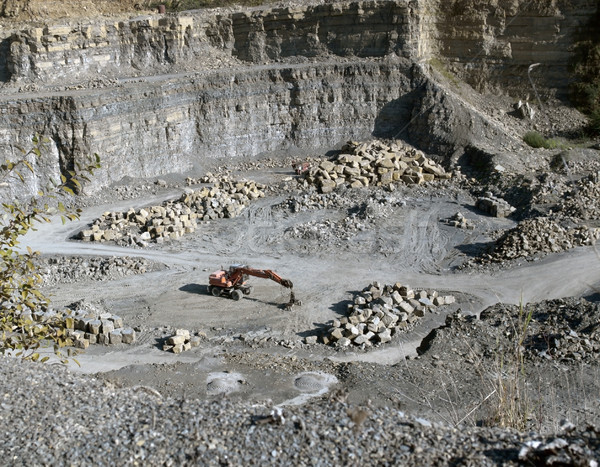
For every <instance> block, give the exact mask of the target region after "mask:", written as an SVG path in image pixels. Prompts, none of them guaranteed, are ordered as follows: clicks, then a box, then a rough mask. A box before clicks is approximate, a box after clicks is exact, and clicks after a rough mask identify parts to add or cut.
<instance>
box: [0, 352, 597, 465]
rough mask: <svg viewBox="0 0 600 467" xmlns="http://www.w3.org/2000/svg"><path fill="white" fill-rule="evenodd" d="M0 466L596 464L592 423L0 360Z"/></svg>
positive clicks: (595, 445)
mask: <svg viewBox="0 0 600 467" xmlns="http://www.w3.org/2000/svg"><path fill="white" fill-rule="evenodd" d="M0 372H1V375H2V380H1V381H2V382H1V383H0V385H1V388H2V394H3V395H2V402H1V403H0V426H1V427H2V431H3V433H4V436H3V437H2V438H1V439H0V455H1V456H2V460H3V463H6V464H7V465H41V464H44V465H57V464H58V465H64V464H69V465H73V466H78V465H89V464H94V465H167V466H171V465H189V464H195V465H198V464H200V465H253V464H257V463H260V464H266V463H269V464H271V465H289V464H291V463H293V464H294V465H315V466H320V465H331V464H339V465H342V464H343V465H358V464H365V463H366V464H369V465H390V464H393V465H434V464H438V465H450V464H456V465H518V464H523V463H525V464H535V465H545V464H546V465H549V464H548V463H550V464H552V463H553V462H554V463H556V462H557V461H560V463H561V465H590V466H591V465H597V464H596V463H595V462H596V461H595V459H597V458H598V457H599V456H600V436H599V435H600V431H598V430H597V429H595V428H593V427H582V428H576V427H574V426H572V425H571V424H569V423H565V424H563V427H562V428H563V431H562V432H561V433H560V434H559V435H557V436H539V435H536V434H535V433H529V434H520V433H517V432H514V431H510V430H500V429H488V428H477V427H474V428H461V429H456V428H448V427H445V426H442V425H438V424H433V423H431V422H429V421H427V420H424V419H419V418H412V417H407V416H405V415H404V414H403V413H402V412H400V411H398V410H396V409H393V408H377V409H374V408H370V407H368V406H363V407H358V406H350V405H349V404H347V403H346V402H344V397H343V394H337V395H335V396H332V397H331V398H330V399H328V400H324V399H322V400H319V401H317V402H314V403H309V404H307V405H304V406H302V407H291V408H288V407H286V408H284V409H281V408H277V407H270V406H269V405H268V404H265V405H252V406H250V405H247V404H244V403H233V402H230V401H228V400H227V399H224V398H220V399H218V400H212V401H198V400H184V399H181V400H179V399H171V398H162V397H160V396H159V395H158V393H157V392H156V391H155V390H153V389H152V388H148V387H143V386H138V387H133V388H127V389H121V388H117V387H114V386H113V385H112V384H110V383H104V382H102V381H100V380H97V379H94V378H88V377H83V376H79V375H75V374H72V373H70V372H69V371H68V370H66V369H65V368H63V367H58V366H50V365H47V366H40V365H36V364H33V363H27V362H25V363H23V362H20V361H18V360H14V359H10V358H2V359H0Z"/></svg>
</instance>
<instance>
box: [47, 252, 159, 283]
mask: <svg viewBox="0 0 600 467" xmlns="http://www.w3.org/2000/svg"><path fill="white" fill-rule="evenodd" d="M151 269H152V263H150V262H149V261H148V260H147V259H145V258H135V257H130V256H123V257H115V256H113V257H112V258H106V257H101V256H98V257H83V256H66V257H65V256H59V257H51V258H41V259H39V268H38V271H39V272H40V276H41V277H42V280H43V283H44V285H53V284H57V283H71V282H77V281H81V280H86V279H89V280H94V281H105V280H112V279H114V278H117V277H125V276H130V275H133V274H144V273H146V272H147V271H149V270H151Z"/></svg>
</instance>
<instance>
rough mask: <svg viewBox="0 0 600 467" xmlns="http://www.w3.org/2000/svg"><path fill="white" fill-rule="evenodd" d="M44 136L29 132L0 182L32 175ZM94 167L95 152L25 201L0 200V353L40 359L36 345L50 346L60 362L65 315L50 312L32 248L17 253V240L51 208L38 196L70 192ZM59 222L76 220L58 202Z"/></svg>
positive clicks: (67, 342) (66, 341) (1, 170)
mask: <svg viewBox="0 0 600 467" xmlns="http://www.w3.org/2000/svg"><path fill="white" fill-rule="evenodd" d="M47 142H48V140H45V139H42V138H40V137H39V136H35V137H34V138H33V139H32V143H33V144H32V148H31V149H29V150H28V151H27V150H24V149H20V150H21V152H22V155H21V158H20V159H18V160H16V161H11V160H6V161H5V162H4V163H3V164H2V165H1V166H0V183H3V184H9V183H22V184H24V183H25V176H24V174H25V175H27V172H30V173H31V174H33V173H34V168H33V164H32V163H31V162H30V161H31V160H34V159H35V158H38V159H39V158H41V157H42V151H43V150H44V148H45V144H46V143H47ZM99 167H100V158H99V157H98V155H97V154H94V156H93V157H92V158H91V160H90V161H88V162H87V163H86V165H85V166H77V167H76V171H72V172H68V174H67V175H61V180H60V182H58V181H57V182H52V183H51V184H50V185H49V186H48V187H47V188H46V189H44V190H40V191H39V192H38V194H37V196H34V197H32V198H31V199H29V200H28V201H26V202H23V203H20V202H19V201H17V200H13V201H12V202H5V203H2V206H1V208H0V216H1V217H0V353H1V354H6V353H9V354H11V355H15V356H20V357H22V358H24V359H29V360H33V361H37V360H40V361H46V360H48V357H43V358H41V359H40V354H39V353H38V349H40V347H42V346H46V345H51V346H53V347H54V352H55V354H57V356H59V358H61V361H63V362H66V360H65V358H64V354H63V352H62V350H63V349H64V348H66V347H69V346H71V345H73V342H72V340H71V338H70V337H69V336H68V333H67V319H66V318H67V317H66V315H64V314H63V313H60V312H54V311H51V310H50V308H49V300H48V298H47V297H46V296H44V294H43V293H42V292H41V291H40V286H41V277H40V275H39V274H38V272H37V269H36V265H35V262H34V259H35V256H36V255H37V252H34V251H32V250H31V249H30V248H29V247H28V248H27V252H26V253H25V252H20V251H19V250H18V249H17V247H18V245H19V240H20V239H21V237H23V236H24V235H25V234H26V233H27V232H29V231H30V230H34V229H35V223H36V222H50V218H49V215H50V212H51V209H50V207H49V206H48V204H42V199H52V198H57V196H58V195H59V194H60V193H68V194H70V195H73V194H74V192H75V191H78V190H79V189H80V188H81V182H82V181H89V179H88V175H92V174H93V171H94V169H96V168H99ZM57 209H58V211H59V212H60V213H61V218H62V221H63V223H64V222H66V221H67V220H74V219H78V218H79V210H69V209H67V208H65V206H64V205H63V203H62V202H60V201H59V202H58V203H57Z"/></svg>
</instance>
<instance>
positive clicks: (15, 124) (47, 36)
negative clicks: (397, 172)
mask: <svg viewBox="0 0 600 467" xmlns="http://www.w3.org/2000/svg"><path fill="white" fill-rule="evenodd" d="M597 7H598V5H597V1H592V0H543V1H542V0H491V1H483V0H368V1H351V2H335V3H326V4H321V2H316V3H314V4H307V5H306V6H302V7H296V8H266V9H260V8H258V9H251V10H247V11H244V12H240V11H238V12H236V11H233V10H209V11H193V12H186V13H182V14H180V15H162V16H161V15H156V16H143V17H138V18H131V19H128V20H122V21H114V20H103V21H97V22H78V23H69V24H67V23H62V24H52V25H44V26H39V27H31V28H27V29H24V30H20V31H17V32H14V33H11V34H9V35H5V36H4V37H0V39H1V40H0V52H3V53H2V57H4V60H2V59H0V79H3V80H4V81H5V82H6V84H5V89H4V91H5V92H4V93H3V94H2V95H1V96H0V151H3V152H4V153H11V151H14V146H13V145H15V144H21V145H26V142H27V141H28V140H29V139H30V137H31V135H32V134H33V133H34V132H39V133H42V134H45V135H46V136H48V137H50V138H51V148H50V149H49V153H48V155H47V156H46V158H45V159H44V160H43V161H41V162H40V167H39V173H38V176H39V178H38V179H36V180H30V189H31V190H32V191H33V190H34V189H35V188H36V184H37V183H41V182H43V180H44V179H46V178H47V177H49V176H57V175H58V174H59V173H60V172H61V171H64V170H68V169H69V168H71V167H72V166H73V165H74V162H75V161H76V160H79V159H81V158H82V157H83V156H84V155H85V154H89V153H92V152H98V153H99V154H101V156H102V159H103V161H104V168H103V169H102V171H100V173H99V175H98V176H97V177H95V179H94V185H93V186H90V187H88V189H89V190H92V189H93V188H97V187H99V186H102V185H105V184H108V183H111V182H113V181H116V180H119V179H120V178H122V177H123V176H126V175H130V176H145V177H153V176H157V175H160V174H164V173H166V172H181V171H184V170H186V169H189V168H191V167H193V166H201V165H202V164H203V163H204V162H205V161H206V160H207V158H212V157H236V156H242V155H245V156H255V155H258V154H261V153H263V152H267V151H277V150H282V149H290V148H300V149H313V150H315V151H316V150H319V151H320V150H322V149H324V148H331V147H332V146H334V145H336V144H338V143H340V142H343V141H345V140H347V139H348V138H362V137H368V136H370V135H376V136H387V137H394V136H399V137H402V138H404V139H407V140H409V141H411V142H413V143H415V144H417V145H419V146H420V147H421V148H422V149H425V150H429V151H433V152H437V153H439V154H442V155H449V154H452V153H453V152H455V151H456V150H457V148H460V147H462V146H464V145H466V144H468V143H469V141H470V140H473V139H477V138H484V139H485V138H488V137H489V138H490V139H491V138H495V139H496V140H497V138H498V131H497V129H496V128H494V124H493V123H491V122H489V121H487V120H486V118H485V116H483V115H478V114H475V113H473V112H472V111H471V110H468V109H467V108H466V107H465V105H464V104H462V103H461V101H460V99H458V98H457V97H456V96H452V95H449V94H447V93H446V92H444V90H442V89H440V88H439V86H437V85H436V83H435V82H433V81H432V80H431V78H429V75H428V73H427V72H426V70H427V63H428V61H429V60H430V59H431V58H432V57H436V58H438V59H440V60H441V61H442V62H443V63H445V66H446V68H447V69H448V70H450V71H451V72H452V73H454V74H455V75H457V76H459V77H460V78H462V79H464V80H465V81H467V82H469V83H470V84H472V85H473V86H475V87H477V88H480V89H484V90H493V91H494V92H503V93H511V94H514V95H515V96H519V97H522V96H524V95H526V94H527V93H528V92H529V91H530V85H529V83H528V81H527V69H528V67H529V65H531V64H532V63H536V62H539V63H541V65H540V66H539V67H538V68H536V71H535V73H536V74H535V75H534V76H533V78H534V79H535V80H536V81H535V82H536V86H538V88H539V89H540V91H542V92H546V93H558V94H559V95H560V94H564V91H565V89H566V86H567V84H568V80H569V79H568V73H567V62H568V59H569V48H570V45H571V44H572V43H573V40H574V37H575V35H576V33H577V31H578V30H579V29H580V28H582V27H587V26H586V25H587V21H588V18H589V17H591V15H592V14H593V13H594V12H595V10H596V8H597ZM99 78H102V80H104V81H106V78H118V79H119V80H120V81H118V82H117V81H110V82H109V86H108V87H107V86H106V82H104V83H101V86H103V87H100V88H96V87H95V86H94V82H95V81H97V80H98V79H99ZM81 83H83V84H84V86H80V85H81ZM111 83H112V84H111ZM90 84H91V85H90ZM17 86H23V87H24V88H23V89H32V86H33V87H35V86H38V87H39V88H40V89H41V90H42V91H43V92H37V93H31V94H27V93H23V92H21V93H18V92H16V88H17ZM80 87H81V89H79V88H80ZM11 89H12V90H14V92H13V93H12V94H11V93H10V92H6V90H8V91H10V90H11Z"/></svg>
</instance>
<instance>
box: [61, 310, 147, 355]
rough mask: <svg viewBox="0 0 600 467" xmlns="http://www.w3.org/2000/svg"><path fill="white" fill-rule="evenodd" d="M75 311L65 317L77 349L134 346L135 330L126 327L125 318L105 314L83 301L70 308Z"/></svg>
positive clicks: (68, 330)
mask: <svg viewBox="0 0 600 467" xmlns="http://www.w3.org/2000/svg"><path fill="white" fill-rule="evenodd" d="M69 307H70V308H72V309H73V312H72V313H71V314H70V315H67V316H66V317H65V327H66V329H67V333H68V335H69V336H70V337H72V338H73V340H74V345H75V347H77V348H81V349H87V348H88V347H89V346H90V344H105V345H108V344H132V343H134V342H135V340H136V332H135V330H134V329H132V328H129V327H125V326H124V324H123V318H121V317H119V316H117V315H113V314H112V313H108V312H103V311H102V310H99V309H97V308H96V307H94V306H93V305H91V304H89V303H87V302H84V301H81V302H78V303H74V304H72V305H70V306H69Z"/></svg>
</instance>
